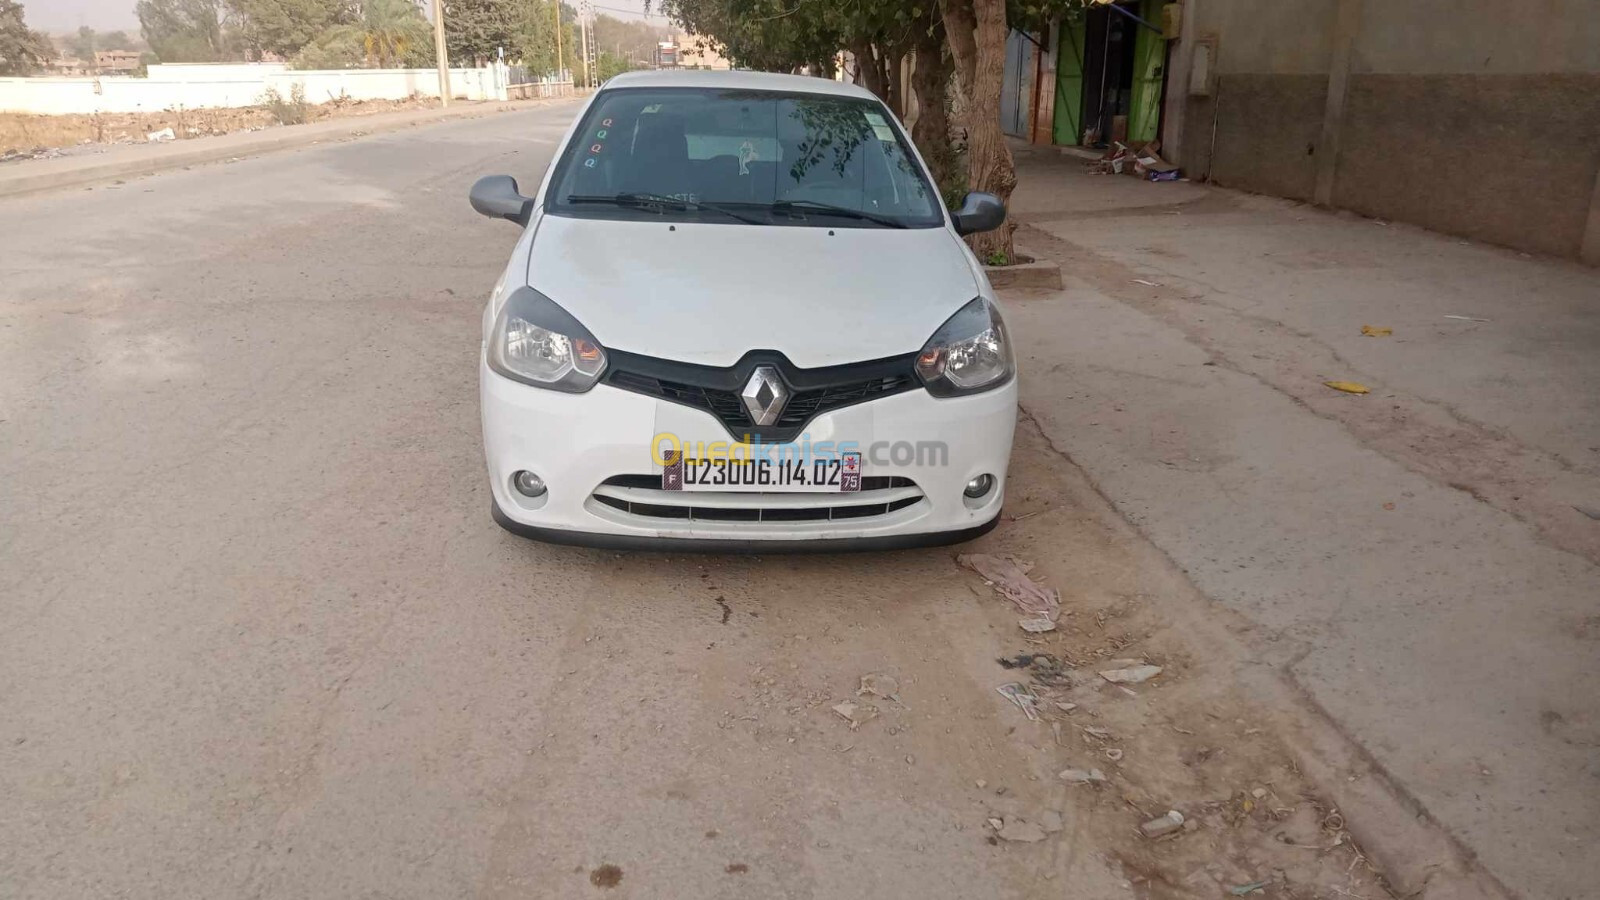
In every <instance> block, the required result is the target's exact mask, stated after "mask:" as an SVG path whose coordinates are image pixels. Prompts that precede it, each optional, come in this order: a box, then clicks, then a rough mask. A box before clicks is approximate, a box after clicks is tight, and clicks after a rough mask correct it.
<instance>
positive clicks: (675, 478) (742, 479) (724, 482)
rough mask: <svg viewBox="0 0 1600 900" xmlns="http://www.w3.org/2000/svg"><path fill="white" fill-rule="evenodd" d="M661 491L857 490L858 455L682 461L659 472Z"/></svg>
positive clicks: (673, 461)
mask: <svg viewBox="0 0 1600 900" xmlns="http://www.w3.org/2000/svg"><path fill="white" fill-rule="evenodd" d="M661 489H662V490H664V491H767V492H783V493H799V492H804V491H810V492H813V493H829V492H844V493H848V492H854V491H859V490H861V454H859V453H840V454H838V455H836V456H833V457H831V458H827V459H685V458H683V457H681V456H674V457H672V458H670V459H669V461H668V463H667V465H666V466H665V467H664V468H662V470H661Z"/></svg>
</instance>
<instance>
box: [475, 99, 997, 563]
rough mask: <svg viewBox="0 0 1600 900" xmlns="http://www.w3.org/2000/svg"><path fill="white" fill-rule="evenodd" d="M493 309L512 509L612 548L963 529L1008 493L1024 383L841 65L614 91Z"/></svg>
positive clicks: (533, 221) (577, 131)
mask: <svg viewBox="0 0 1600 900" xmlns="http://www.w3.org/2000/svg"><path fill="white" fill-rule="evenodd" d="M471 201H472V206H473V208H474V209H476V210H477V211H479V212H480V213H483V214H484V215H488V216H492V217H498V218H504V219H509V220H511V221H513V222H516V223H517V224H518V225H520V226H522V228H523V232H522V236H521V238H520V240H518V242H517V245H516V248H515V250H514V251H513V252H512V254H511V260H510V262H509V263H508V264H507V266H506V268H505V271H504V273H503V274H502V275H501V277H500V280H499V282H498V284H497V285H496V286H495V288H494V291H493V293H492V295H491V296H490V299H489V303H488V305H487V308H486V310H485V313H484V319H483V336H484V339H483V353H482V358H481V363H480V366H479V374H480V389H481V391H480V393H481V400H482V413H483V442H484V451H485V456H486V458H487V461H488V466H489V483H490V489H491V493H492V495H493V515H494V518H495V520H496V521H498V522H499V523H500V524H501V525H502V526H504V527H505V528H507V529H508V530H510V531H513V532H516V533H518V534H522V535H526V536H529V537H533V538H538V539H541V540H545V541H552V542H560V543H579V544H588V545H599V546H609V547H646V548H671V549H713V550H730V549H739V550H750V549H754V550H772V551H794V550H810V549H828V550H852V549H885V548H895V547H906V546H918V545H927V544H943V543H955V542H959V541H964V540H968V539H970V538H973V537H976V536H978V535H980V534H983V533H984V532H986V531H988V530H989V529H990V528H992V527H993V526H994V524H995V522H996V521H997V518H998V516H999V514H1000V507H1001V504H1002V503H1003V501H1004V497H1005V487H1006V471H1007V463H1008V460H1009V457H1010V454H1011V441H1012V432H1013V429H1014V427H1015V424H1016V410H1017V373H1016V364H1015V361H1014V358H1013V354H1012V350H1011V346H1010V342H1009V340H1008V338H1007V335H1006V327H1005V322H1004V320H1003V318H1002V316H1001V311H1000V308H999V305H998V304H997V303H996V301H995V298H994V294H993V291H992V290H991V288H990V286H989V282H988V280H987V278H986V277H985V276H984V272H983V268H982V266H981V265H979V263H978V261H977V259H976V258H974V256H973V254H972V253H971V251H970V250H969V249H968V248H967V246H966V244H965V243H964V242H963V241H962V240H961V235H963V234H968V233H971V232H975V231H982V230H987V229H993V228H996V227H999V226H1000V225H1001V223H1002V222H1003V220H1004V218H1005V209H1004V207H1003V206H1002V205H1001V203H1000V201H999V200H998V199H997V198H995V197H994V196H993V195H989V194H982V193H972V194H968V195H966V197H965V199H964V202H962V203H961V205H960V207H959V209H957V210H955V211H954V212H948V211H947V210H946V208H945V204H944V203H943V202H942V200H941V198H940V195H939V192H938V190H937V189H936V188H935V186H934V183H933V180H932V178H931V177H930V175H929V171H928V168H927V166H926V165H925V164H924V162H923V160H922V159H921V157H919V156H918V154H917V152H916V150H915V148H914V147H913V146H912V144H911V142H910V141H909V140H907V138H906V135H905V132H904V130H903V129H902V127H901V125H900V123H899V122H898V121H897V120H896V119H895V117H894V116H893V114H892V113H891V112H890V111H889V110H888V108H886V107H885V106H884V104H883V103H882V102H881V101H879V100H878V99H877V98H876V97H874V96H873V95H872V94H870V93H868V92H866V91H864V90H862V89H860V88H858V87H855V86H853V85H847V84H842V83H837V82H833V81H826V80H822V79H817V78H806V77H801V76H792V75H772V74H756V73H746V72H671V71H660V72H639V73H631V74H627V75H621V76H618V77H616V78H614V79H612V80H611V81H609V82H607V83H606V85H605V87H604V88H603V89H602V90H600V91H598V92H597V93H596V94H594V95H593V97H592V98H590V100H589V102H588V103H587V105H586V106H585V107H584V109H583V111H582V112H581V113H580V114H579V115H578V117H577V118H576V120H575V121H574V124H573V127H572V128H571V130H570V131H569V132H568V134H567V136H566V138H565V139H564V141H563V143H562V145H561V147H560V149H559V150H558V152H557V154H556V156H555V161H554V163H553V164H552V165H551V167H550V168H549V170H548V171H547V172H546V173H545V176H544V178H543V181H542V183H541V184H540V185H539V188H538V190H537V191H536V192H535V193H534V194H533V196H531V197H527V196H523V195H522V194H521V193H520V192H519V189H518V187H517V183H516V182H515V181H514V180H513V179H512V178H510V177H508V176H503V175H500V176H489V177H485V178H483V179H480V180H479V181H478V182H477V184H475V185H474V186H473V188H472V193H471Z"/></svg>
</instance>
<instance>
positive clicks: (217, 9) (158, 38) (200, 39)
mask: <svg viewBox="0 0 1600 900" xmlns="http://www.w3.org/2000/svg"><path fill="white" fill-rule="evenodd" d="M0 2H5V0H0ZM133 9H134V12H135V13H136V14H138V16H139V30H140V31H141V32H142V33H143V34H144V39H145V43H147V44H149V45H150V49H151V50H152V51H154V52H155V54H156V55H157V56H159V57H160V58H161V60H162V61H163V62H169V63H179V62H215V61H217V60H220V59H224V58H226V56H227V51H228V49H229V47H228V43H227V41H226V40H225V39H224V36H223V32H222V0H139V2H138V4H137V5H135V6H134V8H133Z"/></svg>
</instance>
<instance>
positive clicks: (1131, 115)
mask: <svg viewBox="0 0 1600 900" xmlns="http://www.w3.org/2000/svg"><path fill="white" fill-rule="evenodd" d="M1164 5H1165V3H1164V2H1163V0H1144V2H1142V3H1140V4H1139V17H1140V18H1142V19H1144V20H1145V21H1146V22H1150V23H1151V24H1154V25H1160V24H1161V7H1162V6H1164ZM1135 30H1136V31H1137V33H1138V36H1137V37H1135V38H1134V39H1133V97H1132V99H1131V100H1130V102H1129V103H1128V142H1129V143H1131V144H1143V143H1145V142H1147V141H1153V140H1155V139H1156V127H1157V126H1158V125H1159V124H1160V122H1161V67H1162V65H1163V64H1165V62H1166V58H1167V40H1166V38H1165V37H1163V36H1162V35H1161V33H1160V32H1157V31H1152V30H1151V29H1149V28H1146V27H1144V26H1143V25H1140V26H1138V27H1137V28H1136V29H1135Z"/></svg>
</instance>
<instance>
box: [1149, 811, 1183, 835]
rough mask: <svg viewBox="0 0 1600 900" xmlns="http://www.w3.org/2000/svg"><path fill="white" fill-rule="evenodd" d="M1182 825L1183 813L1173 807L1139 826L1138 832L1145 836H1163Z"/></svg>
mask: <svg viewBox="0 0 1600 900" xmlns="http://www.w3.org/2000/svg"><path fill="white" fill-rule="evenodd" d="M1182 827H1183V813H1181V812H1178V811H1177V810H1175V809H1169V810H1167V814H1166V815H1164V816H1161V817H1159V818H1155V819H1151V820H1150V821H1148V822H1146V823H1144V824H1143V825H1140V826H1139V833H1140V834H1143V835H1144V836H1145V837H1147V838H1158V837H1165V836H1167V835H1169V834H1172V833H1173V832H1175V831H1177V830H1178V829H1180V828H1182Z"/></svg>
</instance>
